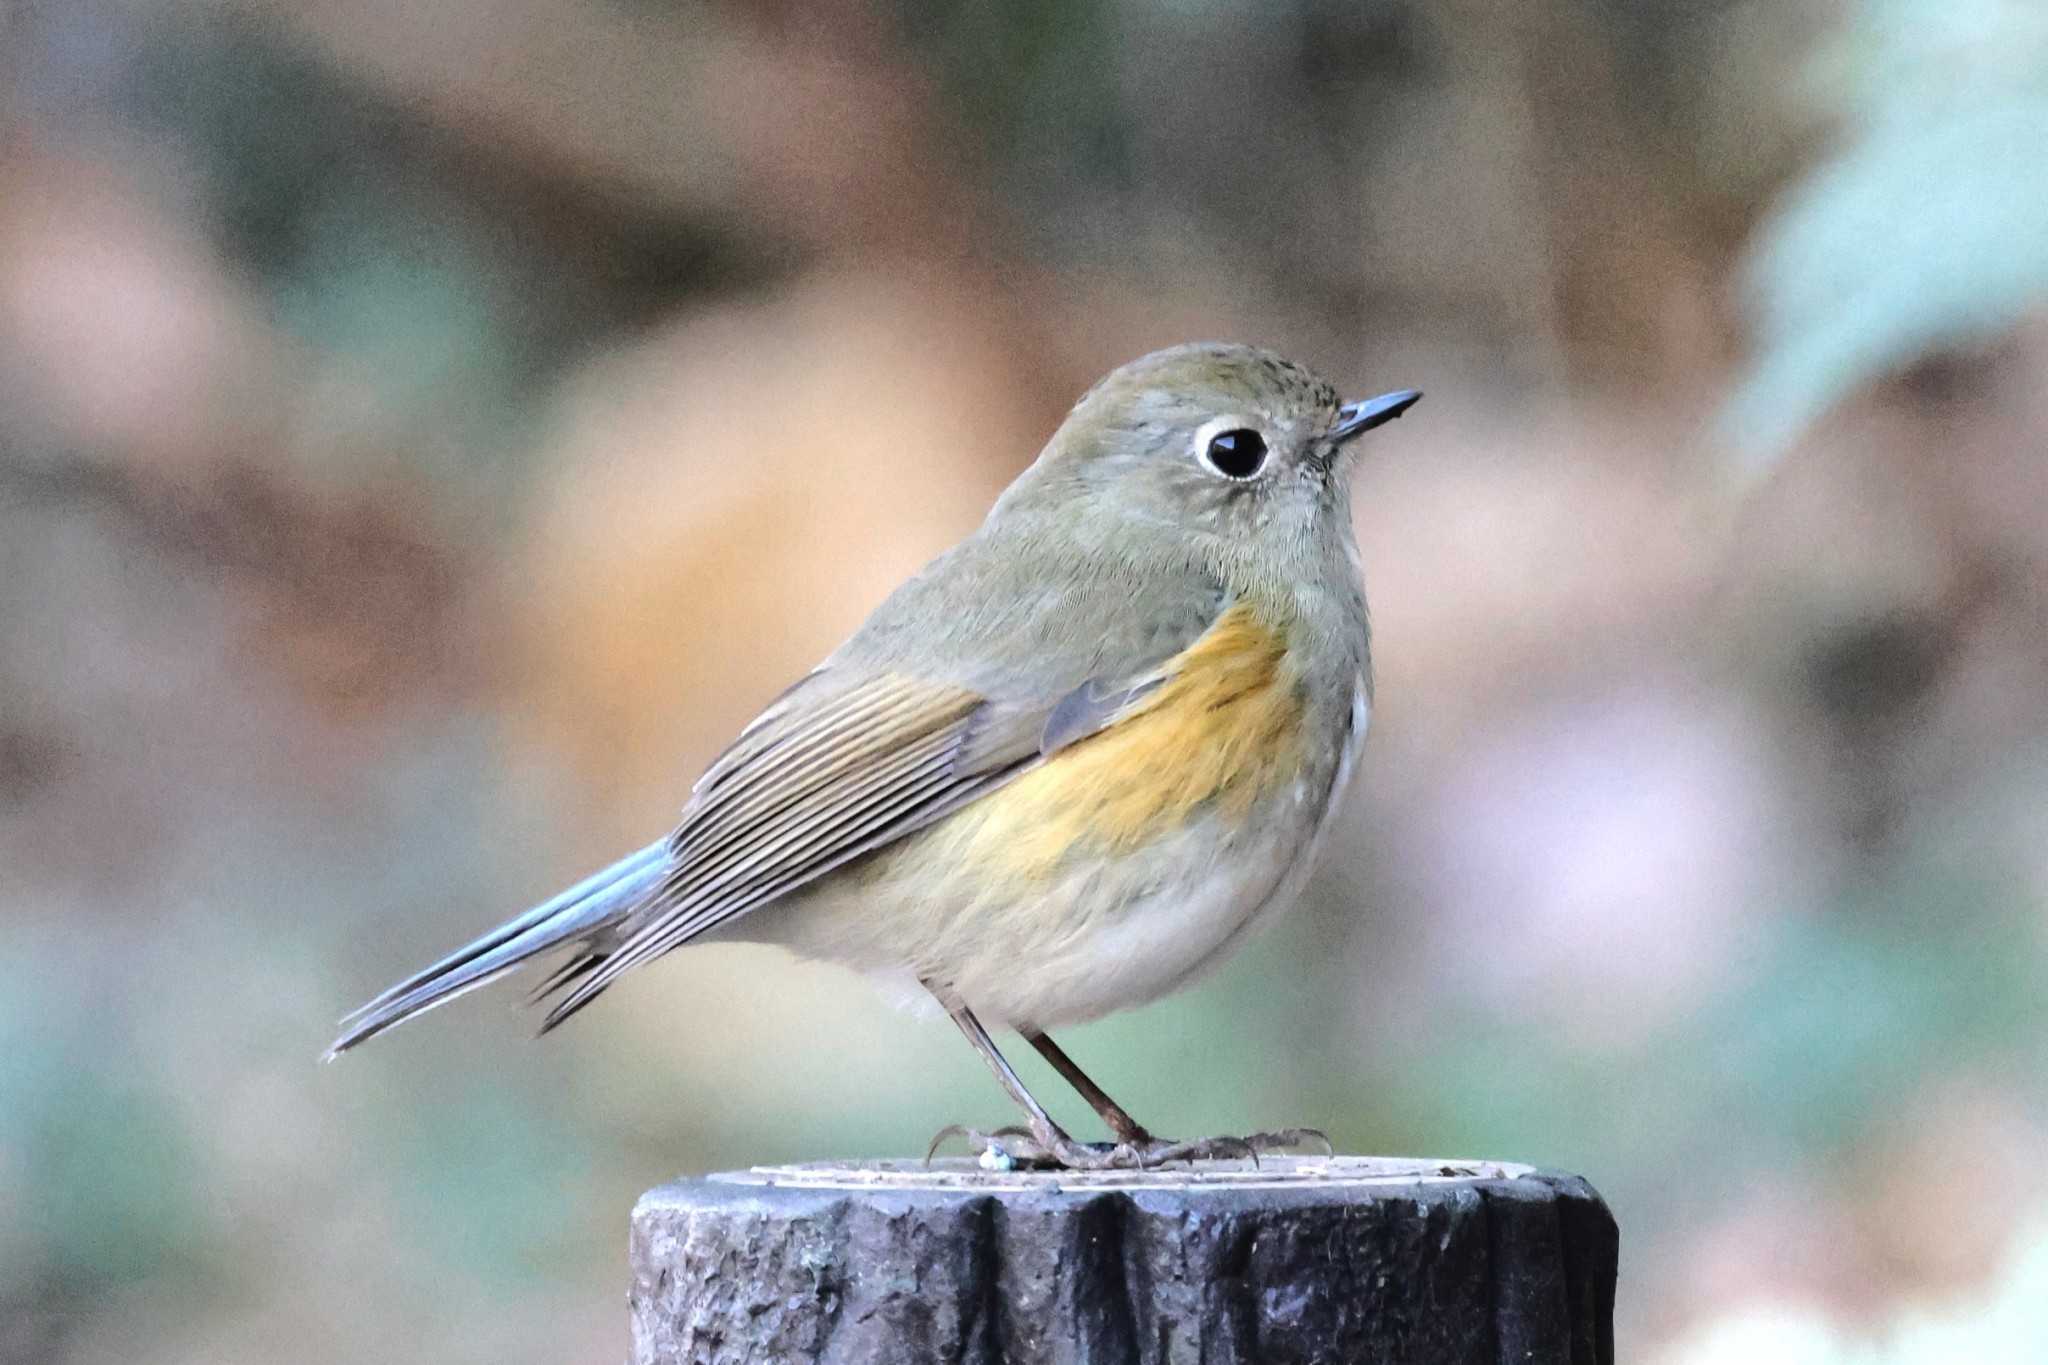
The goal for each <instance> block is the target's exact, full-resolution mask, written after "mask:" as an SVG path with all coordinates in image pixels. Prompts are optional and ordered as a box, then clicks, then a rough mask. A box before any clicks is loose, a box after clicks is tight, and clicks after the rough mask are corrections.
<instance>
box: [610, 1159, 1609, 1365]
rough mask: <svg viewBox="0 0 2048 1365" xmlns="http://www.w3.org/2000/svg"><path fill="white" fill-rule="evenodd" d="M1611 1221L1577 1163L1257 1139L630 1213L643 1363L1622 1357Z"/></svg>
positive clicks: (663, 1195) (779, 1177) (839, 1169)
mask: <svg viewBox="0 0 2048 1365" xmlns="http://www.w3.org/2000/svg"><path fill="white" fill-rule="evenodd" d="M1615 1246H1616V1237H1615V1226H1614V1219H1613V1218H1612V1217H1611V1216H1610V1215H1609V1214H1608V1212H1607V1206H1606V1205H1605V1204H1603V1203H1602V1202H1601V1200H1600V1196H1599V1195H1598V1194H1596V1193H1594V1191H1593V1189H1592V1187H1591V1186H1589V1185H1587V1184H1586V1182H1585V1181H1584V1180H1582V1179H1580V1178H1579V1177H1577V1176H1572V1175H1561V1174H1557V1173H1554V1172H1548V1171H1538V1170H1533V1169H1531V1168H1530V1167H1527V1166H1514V1165H1507V1164H1503V1163H1500V1162H1491V1161H1481V1162H1467V1161H1417V1160H1386V1159H1379V1158H1366V1157H1338V1158H1330V1159H1324V1158H1307V1157H1268V1158H1266V1159H1265V1160H1264V1162H1263V1164H1262V1165H1261V1166H1260V1167H1259V1168H1258V1169H1253V1168H1252V1167H1251V1165H1250V1164H1249V1163H1240V1162H1217V1163H1207V1162H1205V1163H1203V1164H1202V1165H1201V1166H1200V1167H1199V1168H1197V1169H1195V1170H1188V1169H1177V1170H1166V1171H1150V1172H1117V1173H1103V1174H1094V1175H1076V1174H1066V1173H1060V1174H1039V1173H1021V1172H1018V1173H996V1172H987V1171H982V1170H980V1169H978V1168H977V1167H975V1166H974V1165H972V1164H971V1163H968V1162H966V1161H959V1160H954V1161H941V1162H937V1163H935V1164H934V1165H933V1167H932V1168H931V1169H930V1170H926V1169H925V1168H924V1167H923V1166H922V1165H920V1164H918V1163H915V1162H863V1163H855V1164H829V1163H821V1164H816V1165H806V1166H778V1167H768V1168H756V1169H754V1170H751V1171H735V1172H728V1173H726V1174H722V1175H713V1176H708V1177H706V1178H704V1179H702V1180H689V1181H684V1182H681V1183H679V1184H674V1185H664V1186H662V1187H661V1188H660V1189H656V1190H652V1191H649V1192H648V1193H647V1194H646V1195H645V1196H644V1197H642V1199H641V1200H640V1204H639V1207H638V1208H636V1209H634V1211H633V1242H632V1262H633V1290H632V1312H633V1357H632V1359H633V1362H634V1365H685V1362H687V1365H727V1362H733V1363H735V1365H736V1363H737V1362H742V1361H746V1362H753V1361H794V1362H817V1363H818V1365H840V1362H846V1363H847V1365H853V1363H854V1362H861V1363H862V1365H866V1362H888V1363H889V1365H924V1363H925V1362H939V1361H945V1362H968V1363H969V1365H1040V1363H1041V1362H1044V1363H1046V1365H1050V1363H1051V1362H1074V1363H1075V1365H1082V1363H1084V1362H1085V1363H1087V1365H1096V1363H1101V1362H1115V1363H1116V1365H1124V1363H1125V1362H1133V1363H1142V1365H1168V1363H1171V1365H1180V1362H1190V1363H1194V1362H1199V1365H1253V1363H1254V1362H1257V1363H1258V1365H1281V1363H1282V1362H1297V1361H1298V1362H1311V1361H1313V1362H1330V1363H1331V1365H1337V1363H1338V1362H1350V1361H1387V1362H1405V1363H1406V1365H1508V1362H1515V1363H1516V1365H1610V1362H1612V1360H1613V1358H1614V1334H1613V1313H1614V1276H1615Z"/></svg>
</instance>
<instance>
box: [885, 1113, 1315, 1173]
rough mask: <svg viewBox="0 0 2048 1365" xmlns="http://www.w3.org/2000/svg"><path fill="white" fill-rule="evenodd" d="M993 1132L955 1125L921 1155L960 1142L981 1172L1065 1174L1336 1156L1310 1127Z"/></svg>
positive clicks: (928, 1160)
mask: <svg viewBox="0 0 2048 1365" xmlns="http://www.w3.org/2000/svg"><path fill="white" fill-rule="evenodd" d="M1038 1127H1039V1125H1036V1124H1034V1125H1032V1126H1031V1127H1029V1128H1018V1127H1011V1128H998V1129H995V1130H994V1131H993V1132H983V1131H981V1130H980V1129H978V1128H968V1127H964V1126H962V1125H960V1124H954V1125H953V1126H951V1127H949V1128H945V1129H942V1130H940V1132H939V1134H938V1136H937V1137H934V1138H933V1139H932V1145H931V1147H930V1148H929V1149H928V1150H927V1151H926V1152H925V1155H924V1159H925V1163H926V1164H927V1165H929V1164H930V1163H931V1159H932V1157H933V1155H934V1154H935V1153H937V1151H938V1150H939V1147H940V1145H941V1144H943V1143H944V1142H945V1141H946V1140H947V1139H948V1138H956V1137H957V1138H964V1139H966V1142H967V1147H968V1150H969V1151H971V1152H973V1153H974V1155H975V1157H976V1159H977V1161H978V1162H979V1164H980V1165H981V1166H982V1168H983V1169H984V1170H991V1171H1013V1170H1055V1171H1057V1170H1067V1171H1135V1170H1150V1169H1152V1168H1153V1167H1155V1166H1164V1165H1167V1164H1168V1163H1170V1162H1175V1161H1187V1162H1195V1161H1250V1162H1251V1163H1252V1165H1254V1166H1256V1165H1258V1164H1259V1157H1260V1156H1261V1155H1262V1154H1265V1153H1269V1152H1277V1151H1285V1150H1287V1149H1288V1148H1292V1147H1306V1146H1310V1145H1312V1144H1314V1145H1320V1146H1321V1147H1322V1149H1323V1153H1324V1155H1326V1156H1334V1155H1336V1149H1335V1148H1334V1147H1332V1146H1331V1145H1330V1139H1329V1138H1327V1137H1325V1136H1324V1135H1323V1134H1322V1133H1320V1132H1318V1131H1317V1130H1316V1129H1314V1128H1281V1129H1278V1130H1276V1131H1274V1132H1270V1133H1248V1134H1246V1135H1245V1136H1243V1137H1210V1138H1192V1139H1188V1140H1185V1141H1183V1140H1179V1139H1175V1138H1158V1137H1153V1136H1152V1135H1150V1134H1149V1133H1143V1131H1142V1130H1140V1134H1141V1135H1140V1136H1139V1137H1138V1138H1137V1139H1135V1140H1131V1141H1123V1142H1079V1141H1076V1140H1075V1139H1074V1138H1071V1137H1069V1136H1068V1135H1067V1134H1066V1133H1065V1132H1063V1131H1062V1130H1061V1129H1059V1128H1058V1127H1055V1126H1052V1125H1046V1131H1044V1132H1040V1131H1038Z"/></svg>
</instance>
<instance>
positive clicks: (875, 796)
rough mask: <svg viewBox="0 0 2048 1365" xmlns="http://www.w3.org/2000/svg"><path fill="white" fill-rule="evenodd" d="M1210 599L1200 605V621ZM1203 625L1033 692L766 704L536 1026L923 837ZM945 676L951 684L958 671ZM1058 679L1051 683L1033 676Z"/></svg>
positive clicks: (1138, 704) (866, 688) (803, 686)
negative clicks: (703, 937) (653, 874)
mask: <svg viewBox="0 0 2048 1365" xmlns="http://www.w3.org/2000/svg"><path fill="white" fill-rule="evenodd" d="M1218 606H1219V602H1218V599H1217V598H1216V596H1215V595H1214V594H1213V593H1211V594H1209V596H1208V614H1209V618H1210V621H1213V620H1214V614H1215V612H1216V610H1217V609H1218ZM1208 624H1209V622H1208V621H1203V622H1200V623H1196V622H1192V621H1191V622H1190V623H1189V625H1188V627H1187V628H1186V629H1185V630H1183V631H1180V632H1177V633H1176V635H1177V638H1173V637H1167V638H1161V637H1160V634H1159V632H1157V631H1154V632H1153V633H1152V636H1151V637H1150V638H1147V639H1146V641H1145V645H1144V647H1143V657H1132V653H1133V651H1128V650H1127V651H1125V652H1124V653H1123V654H1122V656H1121V657H1117V651H1115V650H1114V649H1110V648H1106V647H1104V646H1103V645H1102V644H1101V643H1100V641H1099V640H1098V642H1097V643H1096V644H1095V645H1094V646H1092V647H1091V649H1090V653H1091V655H1093V656H1094V657H1093V658H1092V659H1091V660H1090V662H1091V663H1092V664H1094V666H1097V667H1101V666H1102V664H1103V658H1102V656H1104V655H1109V656H1111V657H1110V659H1109V667H1110V668H1111V669H1112V670H1113V671H1111V672H1109V673H1107V674H1105V675H1102V676H1085V677H1083V678H1082V679H1081V680H1080V681H1079V682H1078V683H1077V684H1076V683H1064V682H1056V683H1055V685H1054V686H1052V687H1050V688H1047V689H1046V691H1045V694H1044V695H1038V694H1036V693H1031V692H1023V691H1020V690H1018V689H1016V688H1014V687H1009V688H1004V687H994V686H987V685H983V686H972V685H969V684H967V683H964V682H959V681H934V680H932V679H929V678H923V677H919V676H916V675H915V674H913V673H911V672H908V671H903V670H900V669H885V670H882V671H871V669H870V667H869V666H868V661H864V660H863V661H858V662H845V661H840V660H838V659H837V658H836V656H835V660H834V661H831V662H828V663H827V664H826V665H825V666H824V667H822V668H820V669H819V670H818V671H816V672H814V673H812V674H811V675H810V676H809V677H807V678H805V679H804V680H803V681H802V682H800V683H798V684H797V685H796V686H795V687H793V688H792V689H790V691H788V692H787V693H785V694H784V695H783V696H782V697H780V698H778V699H777V700H776V701H775V703H774V704H772V705H771V706H770V707H769V708H768V710H767V711H765V712H763V713H762V715H761V716H760V718H759V719H757V720H756V721H754V722H753V723H752V724H751V725H749V726H748V727H747V728H746V729H745V730H743V731H742V732H741V733H740V735H739V737H738V738H737V739H736V740H735V741H734V742H733V744H732V746H731V747H730V748H728V749H727V750H726V751H725V753H724V754H723V755H721V756H720V757H719V758H718V760H717V761H716V762H714V763H713V764H712V766H711V767H710V768H709V769H708V770H707V771H706V772H705V774H704V776H703V777H702V778H700V779H699V780H698V782H697V785H696V787H695V788H694V789H693V791H692V795H691V800H690V804H689V806H688V808H687V809H686V810H685V811H684V813H683V818H682V822H681V824H680V825H679V826H678V827H677V829H676V831H675V833H674V834H673V835H672V836H671V837H670V839H669V844H668V849H669V865H668V867H667V869H666V875H665V876H664V877H663V878H662V879H661V881H660V883H659V887H658V889H657V890H656V891H654V892H653V893H651V894H649V895H648V896H647V897H646V898H645V900H644V901H643V903H642V905H641V907H640V908H638V909H636V910H635V911H633V912H632V913H631V914H630V915H628V916H627V917H626V920H625V922H624V924H623V925H622V926H621V930H620V932H619V934H618V935H617V936H616V937H613V938H612V939H610V940H609V941H607V942H602V943H600V944H596V945H593V946H592V948H591V949H590V950H589V951H588V952H586V953H585V954H584V955H583V956H581V957H579V958H577V959H575V960H574V961H571V962H570V963H568V964H567V965H566V966H564V967H563V968H562V970H561V971H559V972H557V973H556V974H555V976H554V977H553V978H551V979H550V980H549V982H548V983H547V984H546V985H544V986H543V987H542V993H543V994H546V993H551V992H552V993H558V994H559V1001H558V1003H556V1004H555V1005H554V1007H553V1008H552V1009H551V1010H550V1011H549V1014H548V1017H547V1023H546V1025H545V1027H548V1028H552V1027H554V1026H555V1025H556V1024H559V1023H560V1022H562V1021H563V1020H564V1019H566V1018H568V1017H569V1016H570V1015H571V1014H573V1013H575V1012H576V1011H577V1010H579V1009H581V1008H582V1007H583V1006H584V1005H587V1004H589V1003H590V1001H591V1000H593V999H595V998H596V997H597V995H598V994H599V993H600V992H601V991H603V990H604V989H605V988H606V987H607V986H609V985H610V984H611V983H612V982H613V981H616V980H617V979H618V978H619V976H620V975H621V974H623V973H624V972H626V971H628V970H630V969H632V968H633V967H635V966H638V965H640V964H641V963H644V962H649V961H652V960H653V959H654V958H657V957H659V956H661V955H662V954H663V953H666V952H668V951H669V950H670V949H672V948H675V947H678V946H680V945H681V944H683V943H686V942H688V941H689V940H691V939H693V938H695V937H697V936H698V935H700V934H703V933H705V932H706V931H708V930H710V929H712V928H714V927H716V926H718V925H721V924H724V923H727V922H728V921H730V920H732V919H733V918H734V917H736V916H739V915H743V914H745V913H747V912H748V911H750V910H753V909H756V908H758V907H759V906H762V905H765V904H767V903H768V902H770V901H772V900H775V899H776V898H778V897H780V896H784V895H787V894H788V893H790V892H791V891H794V890H796V889H797V888H799V887H801V886H803V885H805V884H806V883H808V882H811V881H814V880H816V879H817V878H819V877H822V876H824V875H825V874H826V873H828V872H831V871H832V870H833V869H835V868H837V867H840V866H842V865H843V864H845V863H847V862H849V861H851V860H853V859H855V858H858V857H860V856H861V855H862V854H864V853H869V852H872V851H873V850H875V849H877V848H880V847H882V846H883V845H885V844H888V843H890V842H892V841H894V840H896V839H900V838H902V837H903V836H904V835H906V834H909V833H911V832H912V831H914V830H917V829H920V828H922V827H923V826H925V825H928V824H930V823H931V822H933V821H934V820H937V819H939V818H941V817H942V816H944V815H946V814H948V813H949V812H951V811H954V810H956V809H958V808H959V807H960V806H961V805H963V804H964V803H966V802H969V801H972V800H974V799H975V798H976V797H978V796H981V795H983V794H985V793H987V792H989V791H992V790H994V789H995V788H996V787H999V786H1001V785H1002V784H1003V783H1005V782H1008V781H1010V780H1011V779H1013V778H1015V777H1017V776H1019V775H1020V774H1022V773H1024V772H1026V771H1028V770H1029V769H1031V768H1032V767H1034V766H1036V765H1037V764H1039V763H1040V762H1042V761H1043V760H1044V759H1045V758H1046V757H1048V756H1049V755H1051V754H1054V753H1056V752H1058V751H1060V750H1061V749H1064V748H1067V747H1069V746H1071V745H1073V744H1075V743H1077V742H1078V741H1080V740H1082V739H1084V738H1086V737H1087V736H1089V735H1091V734H1094V733H1096V732H1098V731H1101V730H1103V729H1105V728H1107V727H1110V726H1113V725H1115V724H1116V723H1117V722H1118V721H1119V720H1120V719H1121V718H1122V717H1124V716H1125V715H1128V714H1131V713H1132V712H1134V711H1135V710H1137V709H1140V708H1142V707H1143V706H1144V705H1145V702H1146V699H1147V698H1148V697H1149V696H1150V695H1151V694H1152V693H1153V691H1154V689H1156V688H1157V687H1159V686H1160V685H1161V683H1162V682H1164V681H1165V679H1166V678H1167V677H1168V676H1169V674H1170V671H1171V668H1172V661H1173V660H1174V658H1175V657H1176V656H1177V655H1178V654H1179V653H1180V651H1181V650H1182V649H1183V648H1184V647H1185V646H1186V645H1188V644H1190V643H1192V642H1193V641H1194V640H1195V639H1198V638H1199V637H1200V636H1201V634H1202V633H1203V631H1204V630H1206V629H1207V626H1208ZM947 671H950V672H956V673H958V672H962V671H965V670H961V669H958V668H952V669H948V670H947ZM1044 671H1047V672H1054V673H1056V672H1057V670H1044Z"/></svg>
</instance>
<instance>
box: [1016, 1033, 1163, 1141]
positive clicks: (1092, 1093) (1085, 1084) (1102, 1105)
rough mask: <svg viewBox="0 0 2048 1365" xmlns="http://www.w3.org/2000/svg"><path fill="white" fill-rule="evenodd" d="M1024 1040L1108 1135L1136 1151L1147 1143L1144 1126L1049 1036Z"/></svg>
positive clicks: (1028, 1036) (1031, 1035)
mask: <svg viewBox="0 0 2048 1365" xmlns="http://www.w3.org/2000/svg"><path fill="white" fill-rule="evenodd" d="M1024 1037H1025V1038H1026V1039H1027V1040H1028V1041H1029V1042H1030V1044H1031V1046H1033V1047H1035V1048H1037V1049H1038V1055H1039V1056H1041V1057H1043V1058H1045V1060H1047V1061H1048V1062H1051V1063H1052V1069H1053V1070H1054V1071H1057V1072H1059V1073H1060V1075H1061V1076H1062V1077H1063V1078H1064V1079H1065V1080H1066V1082H1067V1084H1068V1085H1071V1086H1073V1087H1074V1089H1075V1090H1076V1091H1077V1092H1079V1094H1080V1096H1081V1098H1082V1099H1084V1100H1086V1101H1088V1107H1089V1108H1091V1109H1093V1110H1094V1111H1095V1112H1096V1113H1098V1114H1100V1115H1101V1116H1102V1121H1103V1122H1104V1123H1106V1124H1108V1125H1109V1131H1110V1132H1112V1133H1114V1134H1116V1140H1117V1141H1118V1142H1126V1143H1129V1144H1130V1145H1131V1146H1133V1147H1138V1148H1143V1147H1145V1146H1148V1145H1149V1144H1150V1143H1151V1141H1152V1135H1151V1134H1150V1133H1148V1132H1146V1131H1145V1125H1144V1124H1142V1123H1140V1122H1138V1121H1137V1120H1136V1119H1134V1118H1132V1117H1131V1116H1130V1114H1129V1113H1128V1112H1126V1111H1125V1109H1124V1107H1123V1106H1122V1105H1120V1104H1118V1103H1117V1102H1116V1101H1115V1100H1113V1099H1111V1098H1110V1097H1109V1092H1107V1091H1106V1090H1104V1089H1103V1088H1102V1087H1101V1086H1099V1085H1097V1084H1096V1083H1095V1082H1094V1081H1092V1080H1090V1079H1089V1078H1088V1073H1087V1072H1085V1071H1083V1070H1082V1069H1081V1067H1080V1064H1079V1063H1078V1062H1076V1061H1075V1060H1074V1059H1073V1058H1072V1057H1069V1056H1068V1055H1067V1053H1066V1049H1064V1048H1062V1047H1061V1046H1060V1045H1059V1044H1058V1043H1055V1042H1054V1041H1053V1040H1052V1038H1051V1036H1050V1035H1049V1034H1044V1033H1038V1032H1027V1033H1026V1034H1025V1035H1024Z"/></svg>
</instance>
